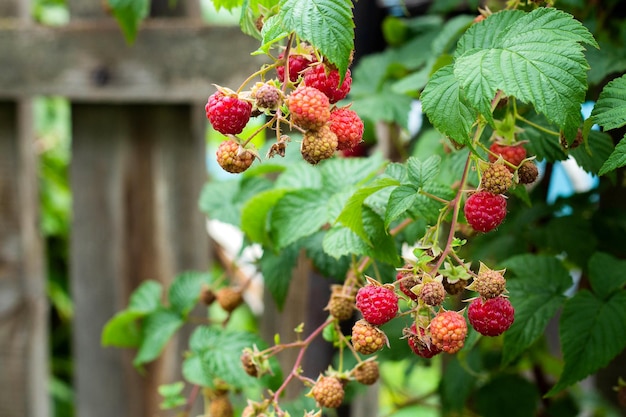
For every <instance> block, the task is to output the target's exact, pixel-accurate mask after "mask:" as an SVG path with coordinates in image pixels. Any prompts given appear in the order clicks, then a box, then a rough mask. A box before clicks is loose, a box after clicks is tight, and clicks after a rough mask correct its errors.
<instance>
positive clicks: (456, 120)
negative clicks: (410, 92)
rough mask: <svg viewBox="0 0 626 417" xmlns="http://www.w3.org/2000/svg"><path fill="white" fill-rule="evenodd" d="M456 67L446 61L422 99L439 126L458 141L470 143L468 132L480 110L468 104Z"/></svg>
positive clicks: (433, 122)
mask: <svg viewBox="0 0 626 417" xmlns="http://www.w3.org/2000/svg"><path fill="white" fill-rule="evenodd" d="M453 69H454V67H453V65H446V66H445V67H443V68H441V69H439V70H438V71H437V72H435V73H434V74H433V76H432V77H431V78H430V80H429V81H428V84H426V87H424V91H422V94H421V96H420V99H421V100H422V108H423V110H424V113H425V114H426V116H427V117H428V119H429V120H430V122H431V123H432V124H433V126H434V127H435V128H436V129H437V130H439V131H440V132H441V133H443V134H445V135H447V136H450V138H452V139H453V140H454V141H455V142H457V143H460V144H469V143H470V137H469V133H470V130H471V128H472V124H473V123H474V120H475V119H476V117H477V115H478V114H477V113H476V111H475V110H474V109H473V108H472V107H471V106H469V105H468V103H467V100H466V99H465V96H464V94H463V92H462V91H461V88H460V86H459V83H458V81H457V79H456V78H455V77H454V73H453Z"/></svg>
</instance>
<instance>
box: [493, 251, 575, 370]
mask: <svg viewBox="0 0 626 417" xmlns="http://www.w3.org/2000/svg"><path fill="white" fill-rule="evenodd" d="M503 266H504V267H505V268H507V269H508V270H510V271H512V272H513V273H514V274H515V277H513V278H511V277H509V276H508V275H509V274H508V273H507V274H506V275H505V277H506V278H507V288H508V290H509V299H510V301H511V303H512V304H513V307H514V308H515V321H514V322H513V325H512V326H511V328H510V329H509V330H508V331H507V332H506V333H505V334H504V349H503V350H504V352H503V357H502V363H503V365H507V364H509V363H511V361H513V360H514V359H515V358H517V357H518V356H519V355H520V354H521V353H522V352H523V351H524V350H526V349H527V348H528V347H529V346H530V345H532V344H533V343H534V342H535V341H536V340H537V339H538V338H539V337H540V336H541V335H542V334H543V332H544V330H545V328H546V326H547V324H548V321H550V319H551V318H552V317H553V316H554V314H555V313H556V311H557V310H558V308H559V307H560V306H561V305H562V304H563V302H564V301H565V296H564V293H565V291H566V290H567V289H568V288H569V287H570V286H571V285H572V278H571V277H570V275H569V273H568V272H567V270H566V269H565V267H564V266H563V264H562V263H561V262H560V261H559V260H558V259H556V258H554V257H549V256H543V255H539V256H538V255H520V256H515V257H513V258H509V259H508V260H507V261H505V262H504V264H503Z"/></svg>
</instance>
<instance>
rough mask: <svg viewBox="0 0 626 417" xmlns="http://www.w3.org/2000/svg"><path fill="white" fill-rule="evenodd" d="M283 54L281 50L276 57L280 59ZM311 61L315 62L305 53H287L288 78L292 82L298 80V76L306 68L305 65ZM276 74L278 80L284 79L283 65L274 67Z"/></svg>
mask: <svg viewBox="0 0 626 417" xmlns="http://www.w3.org/2000/svg"><path fill="white" fill-rule="evenodd" d="M284 56H285V53H284V52H281V54H280V55H278V59H282V58H283V57H284ZM312 62H315V61H314V60H311V59H309V58H308V57H306V56H305V55H300V54H290V55H289V80H290V81H291V82H292V83H295V82H296V81H297V80H298V77H299V76H300V75H301V73H302V71H304V70H306V69H307V67H308V66H309V65H310V64H311V63H312ZM276 74H277V75H278V79H279V80H280V82H284V81H285V66H284V65H280V66H278V67H276Z"/></svg>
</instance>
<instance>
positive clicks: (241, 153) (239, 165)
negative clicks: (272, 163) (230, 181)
mask: <svg viewBox="0 0 626 417" xmlns="http://www.w3.org/2000/svg"><path fill="white" fill-rule="evenodd" d="M215 155H216V157H217V163H218V164H219V165H220V166H221V167H222V169H224V171H226V172H230V173H233V174H238V173H240V172H244V171H245V170H247V169H248V168H250V165H252V163H253V162H254V154H253V153H252V152H250V151H248V150H246V149H244V148H243V147H242V146H241V145H239V143H237V141H235V140H233V139H229V140H225V141H224V142H222V143H220V146H219V147H218V148H217V151H216V152H215Z"/></svg>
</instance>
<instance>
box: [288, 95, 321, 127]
mask: <svg viewBox="0 0 626 417" xmlns="http://www.w3.org/2000/svg"><path fill="white" fill-rule="evenodd" d="M287 107H288V108H289V112H290V113H291V121H292V122H293V124H295V125H296V126H299V127H301V128H302V129H304V130H316V129H319V128H321V127H322V126H324V125H326V123H327V122H328V120H329V119H330V103H329V101H328V97H326V96H325V95H324V93H322V92H321V91H320V90H318V89H316V88H313V87H306V86H300V87H298V88H296V89H295V90H294V91H292V92H291V94H290V95H289V97H288V98H287Z"/></svg>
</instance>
